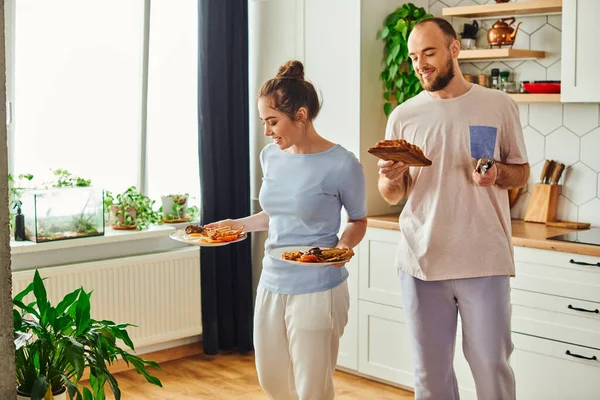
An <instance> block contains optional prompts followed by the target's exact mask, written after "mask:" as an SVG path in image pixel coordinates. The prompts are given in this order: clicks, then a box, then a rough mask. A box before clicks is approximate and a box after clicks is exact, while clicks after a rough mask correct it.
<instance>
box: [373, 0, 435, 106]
mask: <svg viewBox="0 0 600 400" xmlns="http://www.w3.org/2000/svg"><path fill="white" fill-rule="evenodd" d="M431 17H433V15H431V14H427V12H426V11H425V9H424V8H422V7H416V6H415V5H414V4H412V3H407V4H404V5H403V6H402V7H400V8H398V9H396V11H394V12H393V13H391V14H389V15H388V16H387V18H386V19H385V25H384V27H383V29H381V31H380V32H379V37H380V38H381V39H383V41H384V42H385V50H384V54H385V68H384V69H383V71H382V72H381V77H380V78H381V80H382V82H383V87H384V92H383V97H384V99H385V104H384V105H383V111H384V112H385V115H386V116H389V115H390V113H391V112H392V110H393V109H394V107H395V106H397V105H398V104H401V103H403V102H405V101H406V100H408V99H410V98H411V97H414V96H416V95H417V94H419V92H421V90H422V87H421V83H420V82H419V78H418V77H417V76H416V74H415V73H414V69H413V66H412V62H411V61H410V59H409V57H408V35H409V34H410V32H411V31H412V29H413V28H414V26H415V25H416V24H417V23H418V22H419V21H421V20H423V19H426V18H431Z"/></svg>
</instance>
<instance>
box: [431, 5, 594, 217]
mask: <svg viewBox="0 0 600 400" xmlns="http://www.w3.org/2000/svg"><path fill="white" fill-rule="evenodd" d="M512 1H525V0H512ZM494 2H495V1H494V0H462V1H457V0H430V1H429V11H430V12H431V13H432V14H434V15H436V16H441V13H442V9H443V8H444V7H454V6H466V5H473V4H485V3H494ZM516 19H517V22H519V21H522V22H523V23H522V24H521V28H520V30H519V33H518V34H517V40H516V43H515V48H529V49H532V50H544V51H546V52H548V55H547V57H546V58H544V59H541V60H536V61H510V62H500V61H496V62H493V63H491V62H477V63H462V64H461V69H462V70H463V73H469V74H473V75H477V74H481V73H483V74H488V75H489V74H490V71H491V69H492V68H500V70H505V71H509V72H510V79H511V80H514V81H515V82H517V83H518V82H520V81H523V80H529V81H532V80H560V49H561V31H560V29H561V16H560V15H550V16H531V17H519V16H516ZM448 20H449V21H450V22H451V23H452V25H453V26H454V29H456V31H457V33H460V32H462V30H463V24H465V23H471V22H472V20H469V19H465V18H450V19H448ZM494 22H495V20H483V21H481V20H479V21H478V23H479V32H478V33H477V46H478V47H482V48H487V47H488V45H487V29H489V27H490V26H491V25H492V24H493V23H494ZM519 110H520V113H521V125H522V126H523V131H524V135H525V142H526V145H527V152H528V154H529V158H530V161H531V167H532V168H531V177H530V179H529V184H528V188H527V193H524V195H522V196H521V197H520V198H519V201H518V202H517V204H516V205H515V207H514V208H513V210H512V216H513V218H523V217H524V215H525V211H526V209H527V204H528V202H529V199H530V198H531V192H532V191H533V184H535V183H537V182H539V175H540V172H541V169H542V163H543V162H544V160H545V159H554V160H556V161H559V162H562V163H564V164H565V165H567V167H566V169H565V172H564V173H563V177H562V178H561V182H559V183H560V184H562V185H563V187H562V192H561V195H560V199H559V206H558V219H561V220H569V221H574V220H575V221H581V222H590V223H592V225H594V226H600V106H599V105H598V104H560V103H557V104H540V103H537V104H535V103H532V104H519Z"/></svg>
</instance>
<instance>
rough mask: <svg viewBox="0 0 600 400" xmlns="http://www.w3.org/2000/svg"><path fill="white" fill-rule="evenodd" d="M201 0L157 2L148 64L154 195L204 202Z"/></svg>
mask: <svg viewBox="0 0 600 400" xmlns="http://www.w3.org/2000/svg"><path fill="white" fill-rule="evenodd" d="M197 7H198V1H197V0H178V1H173V0H153V1H152V8H151V12H150V41H149V45H150V47H149V48H150V51H149V61H148V65H149V66H148V118H147V121H148V128H147V132H148V133H147V157H148V158H147V165H148V166H147V173H148V175H147V176H148V182H147V187H148V195H149V196H150V197H151V198H153V199H159V198H160V196H161V195H167V194H175V193H178V192H182V191H185V192H187V193H189V195H190V196H191V197H192V198H190V200H189V202H190V204H196V205H197V203H198V197H199V194H200V178H199V173H200V171H199V168H200V167H199V162H198V119H197V113H198V100H197V97H198V84H197V82H198V78H197V65H198V50H197V49H198V28H197V20H198V11H197Z"/></svg>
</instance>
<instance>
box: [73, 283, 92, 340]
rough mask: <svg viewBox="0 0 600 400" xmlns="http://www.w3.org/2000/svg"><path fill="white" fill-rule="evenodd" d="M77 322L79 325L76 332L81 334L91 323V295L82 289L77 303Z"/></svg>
mask: <svg viewBox="0 0 600 400" xmlns="http://www.w3.org/2000/svg"><path fill="white" fill-rule="evenodd" d="M90 294H91V293H90ZM75 312H76V314H75V324H76V325H77V328H76V331H75V332H76V334H77V335H81V334H82V333H83V332H85V330H86V329H87V328H88V327H89V325H90V320H91V317H90V297H89V295H88V294H86V293H85V292H84V291H81V294H80V296H79V298H78V299H77V303H76V304H75Z"/></svg>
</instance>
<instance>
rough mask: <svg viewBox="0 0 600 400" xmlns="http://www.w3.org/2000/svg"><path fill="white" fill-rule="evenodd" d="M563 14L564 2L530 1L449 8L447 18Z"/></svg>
mask: <svg viewBox="0 0 600 400" xmlns="http://www.w3.org/2000/svg"><path fill="white" fill-rule="evenodd" d="M560 12H562V0H530V1H525V2H520V3H515V2H512V1H511V2H508V3H498V4H481V5H475V6H462V7H447V8H444V9H443V10H442V15H443V16H445V17H464V18H492V17H500V16H506V15H510V16H513V15H533V14H553V13H560Z"/></svg>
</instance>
